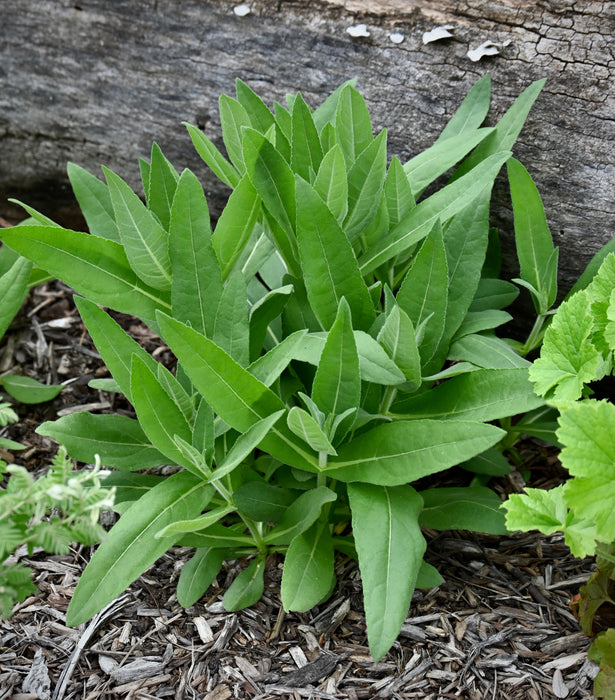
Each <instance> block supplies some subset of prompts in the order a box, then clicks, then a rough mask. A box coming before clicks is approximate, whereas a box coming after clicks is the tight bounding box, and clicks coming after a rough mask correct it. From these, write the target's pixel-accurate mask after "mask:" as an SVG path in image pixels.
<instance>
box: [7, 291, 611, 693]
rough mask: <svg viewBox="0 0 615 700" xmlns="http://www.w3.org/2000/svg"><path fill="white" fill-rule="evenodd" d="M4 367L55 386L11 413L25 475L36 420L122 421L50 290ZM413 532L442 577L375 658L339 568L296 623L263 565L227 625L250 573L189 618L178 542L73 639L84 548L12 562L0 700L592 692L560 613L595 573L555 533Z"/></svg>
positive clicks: (39, 467)
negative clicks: (243, 606)
mask: <svg viewBox="0 0 615 700" xmlns="http://www.w3.org/2000/svg"><path fill="white" fill-rule="evenodd" d="M116 318H118V319H119V320H120V321H121V322H122V323H123V324H124V325H125V327H126V328H127V329H128V330H129V331H130V332H131V333H132V334H133V335H134V336H135V337H137V338H138V339H139V341H140V342H141V343H142V344H143V345H144V346H145V347H146V348H147V349H148V350H149V351H150V352H152V351H153V352H155V354H156V356H157V358H158V359H162V360H163V361H164V360H165V356H166V353H167V350H166V349H165V348H164V347H162V346H160V342H159V341H158V339H157V338H155V337H154V336H153V335H152V334H151V333H150V332H149V331H148V330H147V329H146V328H144V327H143V326H140V325H139V324H138V322H137V321H136V320H135V319H130V318H129V317H122V316H120V315H118V316H117V317H116ZM169 359H170V355H169ZM11 370H12V371H20V372H24V373H27V374H30V375H31V376H34V377H35V378H37V379H39V380H40V381H44V382H47V383H57V382H62V383H64V384H65V389H64V390H63V391H62V393H61V394H60V395H59V396H58V397H57V398H56V399H55V400H54V401H52V402H49V403H47V404H43V405H32V406H23V405H22V406H17V407H16V408H17V410H18V413H19V415H20V422H19V423H17V424H14V425H12V426H9V427H8V428H7V429H5V430H4V432H3V433H2V434H3V435H5V436H7V437H9V438H11V439H14V440H18V441H21V442H22V443H24V444H25V445H26V449H25V450H23V451H22V452H20V453H15V455H11V454H9V453H4V452H3V453H2V454H1V455H0V456H2V457H3V458H4V459H15V460H16V461H17V462H19V463H21V464H25V465H26V466H28V468H29V469H30V470H31V471H32V472H33V473H35V474H38V473H41V472H42V471H43V470H44V469H46V467H47V465H48V464H49V460H50V457H51V456H52V455H53V453H54V451H55V449H56V446H55V445H54V443H53V442H52V441H51V440H50V439H49V438H46V437H43V436H40V435H38V434H37V433H35V432H34V429H35V428H36V426H37V425H39V424H40V423H41V422H42V421H44V420H52V419H54V418H55V417H57V416H58V415H65V414H66V413H68V412H72V411H76V410H101V411H127V412H129V411H130V406H129V405H128V404H127V403H126V402H125V400H124V399H122V398H121V397H118V396H116V395H112V394H107V393H103V392H99V391H96V390H93V389H91V388H89V387H88V382H89V381H90V380H91V379H93V378H95V377H101V376H108V375H107V373H106V369H105V368H104V366H103V363H102V361H101V360H100V358H99V356H98V354H97V352H96V349H95V348H94V346H93V345H92V343H91V341H90V340H89V337H88V336H87V334H86V332H85V330H84V328H83V326H82V324H81V321H80V318H79V315H78V313H77V312H76V310H75V307H74V305H73V302H72V297H71V295H70V290H68V288H66V287H65V286H64V285H62V284H61V283H59V282H53V283H49V284H47V285H43V286H42V287H39V288H37V289H36V290H34V291H33V293H32V294H31V295H30V297H29V300H28V303H27V304H26V306H25V307H24V309H23V310H22V312H20V314H19V316H18V317H17V318H16V320H15V322H14V323H13V325H12V326H11V329H10V330H9V332H8V333H7V334H6V335H5V338H4V340H3V344H2V348H0V373H5V372H7V371H11ZM522 454H523V456H524V469H525V468H527V469H530V470H532V472H533V474H534V475H535V477H536V479H537V481H538V482H542V483H549V481H552V482H553V483H555V482H556V481H557V480H558V479H561V477H562V472H561V469H560V468H559V467H558V464H557V459H556V455H554V453H553V452H552V451H550V450H547V449H546V448H545V446H544V445H540V444H538V443H531V442H530V443H527V444H524V445H523V450H522ZM445 478H446V477H445ZM520 480H521V474H520V472H518V471H515V472H513V474H512V475H511V477H507V478H506V479H501V480H500V482H499V483H498V484H497V485H496V487H497V489H498V490H499V491H502V492H503V491H508V492H510V491H516V490H518V489H519V486H520ZM533 483H534V481H533ZM425 535H426V537H427V539H428V541H429V545H428V553H427V555H426V558H427V559H428V561H430V563H432V564H434V565H435V566H436V567H437V568H438V569H439V571H440V572H441V573H442V575H443V577H444V579H445V582H444V583H443V584H442V585H440V586H439V587H437V588H435V589H432V590H428V591H416V592H415V594H414V597H413V600H412V605H411V607H410V610H409V613H408V617H407V619H406V621H405V622H404V625H403V627H402V630H401V633H400V636H399V639H398V640H397V642H396V643H395V645H394V646H393V648H392V649H391V650H390V651H389V653H388V654H387V655H386V656H385V657H384V658H383V659H381V660H380V661H378V662H375V661H374V660H373V659H372V657H371V656H370V654H369V649H368V646H367V637H366V629H365V618H364V615H363V609H362V592H361V581H360V576H359V572H358V569H357V566H356V564H355V563H354V562H352V561H351V560H349V559H346V558H344V557H340V558H339V559H338V562H337V575H338V585H337V587H336V589H335V591H334V593H333V595H332V597H331V598H330V599H329V600H328V601H327V602H326V603H325V604H323V605H321V606H318V607H316V608H314V609H313V610H311V611H309V612H307V613H284V611H283V608H282V605H281V601H280V597H279V587H280V580H281V574H282V569H281V567H282V560H281V558H278V557H276V556H271V557H269V559H268V560H267V573H266V586H265V592H264V595H263V597H262V599H261V600H260V601H259V603H257V604H256V605H254V606H253V607H251V608H249V609H247V610H242V611H240V612H227V611H226V610H225V609H224V608H223V606H222V603H221V600H222V595H223V593H224V591H225V590H226V588H227V587H228V585H229V583H230V581H231V580H232V579H233V577H234V576H235V575H236V574H237V572H238V571H240V570H241V568H243V567H244V566H246V563H247V562H246V561H244V560H238V561H233V562H228V563H227V564H226V565H225V567H224V568H223V570H222V572H221V573H220V574H219V576H218V577H217V579H216V580H215V581H214V583H213V584H212V586H211V587H210V589H209V590H208V591H207V593H206V595H205V596H204V597H203V598H202V599H201V600H200V601H199V602H198V603H197V604H196V605H194V606H193V607H191V608H188V609H186V610H184V609H183V608H182V607H181V606H180V605H179V604H178V602H177V598H176V594H175V585H176V582H177V578H178V575H179V571H180V569H181V566H182V565H183V564H184V563H185V561H187V559H188V557H189V554H190V551H191V550H189V549H187V548H179V547H176V548H174V549H172V550H170V551H169V552H168V553H167V554H166V555H164V556H163V557H162V558H161V559H160V560H159V561H158V562H157V563H156V564H155V566H154V567H152V569H150V570H149V571H148V572H146V573H145V574H144V575H143V576H141V577H140V578H139V579H138V580H137V581H136V582H135V583H134V584H133V585H132V586H131V587H130V589H129V590H128V591H127V592H126V593H125V594H124V595H123V596H121V597H120V598H119V599H118V600H116V601H114V602H113V603H112V604H111V605H110V606H108V607H107V608H106V609H105V610H103V611H102V612H101V613H100V614H99V615H97V616H96V617H95V618H94V619H92V620H91V621H90V622H89V623H86V624H84V625H81V626H80V627H77V628H68V627H66V625H65V612H66V609H67V606H68V603H69V601H70V597H71V594H72V591H73V590H74V587H75V585H76V583H77V580H78V578H79V575H80V573H81V571H82V570H83V568H84V567H85V565H86V563H87V561H88V559H89V557H90V554H91V551H90V549H89V548H83V547H81V548H74V549H73V550H71V552H70V554H68V555H63V556H50V555H47V554H45V553H44V552H36V551H35V552H34V553H33V555H32V556H31V557H29V556H27V552H26V551H19V552H18V553H17V556H18V558H19V560H20V561H22V562H24V563H25V564H28V565H30V566H32V567H33V568H34V570H35V583H36V584H37V586H38V589H39V593H38V594H37V595H34V596H32V597H30V598H28V599H27V600H25V601H24V602H23V603H21V604H19V605H18V606H17V607H16V609H15V613H14V615H13V617H12V618H11V619H10V620H9V621H2V620H0V700H8V699H9V698H11V699H12V700H36V699H37V698H40V700H48V699H51V698H52V699H53V700H68V699H69V698H79V699H84V700H97V699H99V698H134V699H135V700H136V699H139V700H146V699H148V698H176V699H177V700H179V699H180V698H182V699H183V698H186V699H195V700H197V699H198V700H226V699H227V698H250V699H252V700H254V699H258V700H265V699H273V698H292V699H293V700H299V699H300V698H323V699H328V698H348V699H349V700H354V699H355V698H433V699H434V700H435V699H440V698H442V699H444V698H465V699H467V700H482V699H485V698H493V699H495V698H501V699H503V700H539V699H541V698H591V697H592V695H591V688H592V681H593V678H594V677H595V675H596V674H597V671H598V669H597V667H596V665H595V664H594V663H593V662H591V661H589V660H588V659H587V654H586V651H587V647H588V646H589V643H590V641H591V640H589V639H588V638H587V637H585V635H584V634H583V633H582V632H581V630H580V627H579V624H578V622H577V619H576V618H575V616H574V615H573V613H572V612H571V610H570V608H569V601H570V599H571V598H572V597H573V596H574V595H575V594H576V593H577V591H578V588H579V586H580V585H582V584H583V583H584V582H585V581H586V580H587V577H588V576H589V574H590V573H591V571H592V570H593V568H594V562H593V560H591V559H587V560H583V561H580V560H578V559H575V558H573V557H572V556H571V555H570V553H569V550H568V548H567V547H566V546H565V544H564V542H563V538H562V536H561V535H553V536H550V537H545V536H542V535H539V534H534V533H532V534H523V535H511V536H508V537H494V536H481V535H476V534H474V533H468V532H463V531H455V532H440V533H437V532H435V531H429V530H427V531H425Z"/></svg>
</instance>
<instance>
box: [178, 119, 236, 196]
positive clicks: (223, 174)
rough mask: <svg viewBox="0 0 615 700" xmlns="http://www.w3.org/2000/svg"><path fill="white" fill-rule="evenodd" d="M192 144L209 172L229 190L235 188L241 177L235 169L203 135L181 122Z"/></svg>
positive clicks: (196, 129)
mask: <svg viewBox="0 0 615 700" xmlns="http://www.w3.org/2000/svg"><path fill="white" fill-rule="evenodd" d="M183 124H184V126H185V127H186V129H188V133H189V134H190V138H191V139H192V143H193V144H194V147H195V149H196V152H197V153H198V154H199V155H200V156H201V158H202V159H203V160H204V161H205V163H207V165H208V166H209V168H210V169H211V171H212V172H213V173H214V174H215V175H216V176H217V177H218V178H219V179H220V180H222V182H224V184H225V185H228V186H229V187H230V188H231V189H232V188H234V187H237V185H238V184H239V181H240V180H241V176H240V175H239V173H238V172H237V171H236V170H235V168H234V167H233V166H232V165H231V164H230V163H229V162H228V160H227V159H226V158H225V157H224V156H223V155H222V154H221V153H220V151H219V150H218V149H217V148H216V146H214V144H213V143H212V142H211V140H210V139H208V138H207V136H205V134H204V133H203V132H202V131H201V130H200V129H198V128H197V127H196V126H192V125H191V124H187V123H186V122H183Z"/></svg>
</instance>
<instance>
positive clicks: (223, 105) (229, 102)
mask: <svg viewBox="0 0 615 700" xmlns="http://www.w3.org/2000/svg"><path fill="white" fill-rule="evenodd" d="M218 107H219V110H220V125H221V127H222V139H223V140H224V145H225V146H226V152H227V153H228V155H229V158H230V159H231V162H232V163H233V165H234V166H235V167H236V168H237V170H238V172H240V173H241V174H242V175H243V173H244V172H245V166H244V164H243V151H242V147H241V129H242V127H244V126H248V127H249V126H251V125H252V124H251V122H250V117H249V115H248V113H247V111H246V109H245V107H244V106H243V105H242V104H241V103H240V102H237V100H234V99H233V98H232V97H229V96H228V95H220V99H219V100H218Z"/></svg>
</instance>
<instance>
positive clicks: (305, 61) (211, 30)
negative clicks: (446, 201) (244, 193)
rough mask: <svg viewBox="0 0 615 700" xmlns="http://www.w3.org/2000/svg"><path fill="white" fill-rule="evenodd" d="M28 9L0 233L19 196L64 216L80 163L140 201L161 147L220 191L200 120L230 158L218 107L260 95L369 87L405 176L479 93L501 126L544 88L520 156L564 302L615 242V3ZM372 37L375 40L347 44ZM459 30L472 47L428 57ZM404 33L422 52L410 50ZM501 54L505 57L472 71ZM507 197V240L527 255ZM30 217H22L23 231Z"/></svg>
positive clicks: (6, 151) (436, 1) (3, 104)
mask: <svg viewBox="0 0 615 700" xmlns="http://www.w3.org/2000/svg"><path fill="white" fill-rule="evenodd" d="M236 4H237V2H228V1H227V0H181V2H179V1H178V0H114V1H113V2H109V1H108V0H72V1H70V0H12V2H10V3H8V2H3V3H0V26H2V28H3V32H2V34H3V41H2V47H1V48H0V81H1V82H0V84H1V85H2V90H0V216H1V215H4V216H7V215H9V216H10V215H11V211H10V210H9V209H8V205H7V204H6V198H7V197H9V196H17V197H20V198H22V199H25V200H26V201H28V202H29V203H30V204H33V205H34V206H38V207H41V208H43V209H44V211H45V212H46V213H48V214H49V215H51V216H60V217H61V216H62V213H63V212H62V207H65V206H67V205H68V203H69V201H70V192H69V188H68V186H67V184H66V182H67V181H66V176H65V166H66V161H68V160H71V161H74V162H76V163H79V164H80V165H82V166H83V167H86V168H88V169H89V170H91V171H93V172H99V171H98V167H99V164H101V163H103V164H105V165H107V166H109V167H110V168H112V169H113V170H115V171H116V172H118V173H119V174H121V175H122V176H123V177H125V178H126V179H127V180H128V181H129V182H131V183H132V184H133V185H136V183H137V182H138V166H137V159H138V158H139V157H147V156H148V154H149V152H150V147H151V142H152V141H153V140H156V141H157V142H158V143H159V145H160V146H161V148H162V150H163V151H164V152H165V154H166V155H167V156H168V157H169V158H170V159H171V160H172V161H173V162H174V163H175V164H176V165H177V166H178V167H190V168H193V169H194V170H195V171H196V172H197V173H198V174H199V175H200V176H202V177H203V179H204V181H205V182H206V186H207V189H208V192H209V196H210V200H211V201H210V204H211V207H212V210H213V211H214V213H215V212H216V211H217V210H219V208H220V207H221V205H222V203H223V201H224V198H225V196H226V195H227V192H226V191H225V188H224V186H222V185H220V184H219V183H218V182H217V181H216V180H215V178H213V176H209V175H207V173H206V169H205V167H204V166H203V165H202V164H201V162H200V160H199V158H198V156H196V155H195V152H194V151H193V149H192V145H191V142H190V139H189V138H188V135H187V133H186V132H185V131H184V130H183V128H182V127H181V125H180V124H181V122H182V121H188V122H191V123H195V124H197V125H199V126H200V127H202V128H204V129H205V130H206V132H207V133H208V135H209V136H210V137H211V138H213V139H214V141H215V142H217V143H218V144H221V139H220V124H219V120H218V113H217V100H218V96H219V95H220V93H222V92H227V93H231V94H232V93H233V91H234V80H235V78H236V77H240V78H242V79H243V80H245V81H246V82H248V83H249V84H250V85H251V86H252V87H253V88H254V89H255V90H256V91H257V92H258V93H259V94H260V95H261V96H262V97H263V98H264V99H265V100H266V101H268V103H269V104H271V102H272V100H274V99H276V100H282V99H283V97H284V95H285V94H286V93H287V92H294V91H297V90H300V91H301V92H302V93H303V95H304V97H305V98H306V100H307V101H308V102H310V103H312V104H317V103H319V102H320V101H321V100H322V99H323V98H324V97H325V96H326V95H327V94H329V93H330V92H331V91H332V90H333V89H334V88H335V87H336V86H337V85H339V84H340V83H341V82H343V81H344V80H346V79H347V78H349V77H352V76H356V77H358V79H359V81H358V86H359V89H360V90H361V91H362V93H363V94H364V95H365V97H366V99H367V101H368V104H369V107H370V110H371V112H372V116H373V123H374V128H375V129H376V130H380V129H381V128H382V127H384V126H386V127H387V128H388V131H389V152H390V154H395V155H397V156H399V157H400V158H401V159H402V161H404V160H406V159H408V158H409V157H411V156H412V155H414V154H416V153H417V152H418V151H420V150H422V149H423V148H425V147H427V146H428V145H430V143H432V142H433V140H434V139H435V138H436V137H437V135H438V133H439V132H440V130H441V129H442V128H443V127H444V126H445V124H446V121H447V119H448V118H449V117H450V116H451V114H452V113H453V112H454V110H455V109H456V107H457V105H458V104H459V102H460V101H461V99H462V98H463V96H464V95H465V94H466V92H467V91H468V89H469V88H470V86H471V85H472V84H473V83H474V82H475V80H477V79H478V78H479V77H480V76H481V75H483V74H485V73H487V72H488V73H490V74H491V76H492V80H493V85H492V89H493V109H492V117H491V120H492V121H494V120H495V118H496V117H498V116H500V115H501V113H502V112H503V111H504V110H505V109H506V108H507V107H508V106H509V105H510V104H511V103H512V101H513V99H514V98H515V97H516V96H517V95H518V94H519V93H520V92H521V90H522V89H523V88H525V87H526V86H527V85H528V84H529V83H530V82H531V81H533V80H536V79H538V78H541V77H547V78H548V81H547V85H546V87H545V89H544V91H543V93H542V94H541V96H540V97H539V99H538V101H537V103H536V104H535V106H534V108H533V110H532V112H531V114H530V117H529V119H528V122H527V125H526V127H525V129H524V131H523V132H522V134H521V136H520V138H519V141H518V144H517V147H516V149H515V154H516V155H517V157H519V158H520V159H521V160H522V162H523V163H524V164H525V166H526V167H527V168H528V170H529V171H530V172H531V174H532V175H533V177H534V179H535V181H536V183H537V185H538V188H539V190H540V192H541V194H542V196H543V201H544V203H545V208H546V210H547V218H548V220H549V223H550V225H551V229H552V232H553V235H554V238H555V240H556V243H557V244H559V245H560V246H561V281H562V287H564V288H565V287H567V286H570V284H571V283H572V282H573V281H574V279H575V278H576V276H578V274H579V272H580V271H581V270H582V269H583V267H584V266H585V264H586V263H587V261H588V260H589V258H590V257H591V255H592V254H593V253H594V252H595V251H596V250H597V249H598V248H599V247H600V246H601V245H602V244H603V243H605V242H606V241H607V240H608V239H609V238H610V237H611V236H612V235H613V234H615V227H614V223H615V197H614V196H613V192H614V191H615V88H614V87H613V83H614V79H615V55H614V53H615V39H614V37H615V3H613V2H593V1H591V0H584V2H575V1H574V0H538V1H537V2H527V1H526V0H492V1H491V2H485V1H484V0H422V1H421V2H418V1H416V0H415V1H412V0H370V1H368V2H359V1H358V0H321V1H318V2H317V1H315V0H313V1H310V0H294V1H285V0H278V2H272V1H270V0H252V2H250V8H251V12H250V14H248V15H246V16H244V17H239V16H238V15H236V14H235V13H234V11H233V7H234V5H236ZM358 23H364V24H366V25H367V30H368V32H369V36H368V37H357V38H353V37H352V36H350V35H349V34H348V33H347V31H346V30H347V28H348V27H350V26H352V25H356V24H358ZM440 24H450V25H452V28H451V32H452V33H453V35H454V37H453V38H452V39H448V40H445V41H439V42H436V43H431V44H427V45H424V44H423V43H422V35H423V32H425V31H428V30H430V29H433V28H434V27H435V26H436V25H440ZM392 32H397V33H401V34H403V35H404V41H403V42H402V43H400V44H395V43H393V42H392V41H391V39H390V34H391V33H392ZM486 40H491V41H493V42H496V43H498V44H500V45H501V52H500V54H499V55H497V56H493V57H489V58H483V59H482V60H481V61H480V62H476V63H475V62H472V61H470V59H469V58H468V57H467V55H466V54H467V51H468V49H470V48H476V47H477V46H478V45H480V44H482V43H483V42H484V41H486ZM505 190H506V187H505V185H504V184H502V185H500V187H499V188H498V189H497V191H496V197H497V201H498V206H497V207H496V218H497V220H498V221H497V223H498V224H500V226H501V227H503V229H505V232H506V230H508V233H507V234H506V235H507V236H508V240H509V241H510V240H511V239H510V235H511V234H510V214H509V212H508V208H507V205H506V191H505ZM14 212H15V210H13V212H12V213H13V214H14Z"/></svg>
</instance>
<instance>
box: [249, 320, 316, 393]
mask: <svg viewBox="0 0 615 700" xmlns="http://www.w3.org/2000/svg"><path fill="white" fill-rule="evenodd" d="M306 333H307V331H295V332H294V333H291V334H290V335H287V336H286V337H285V338H284V340H282V341H281V342H280V343H278V344H277V345H274V346H273V347H272V348H271V350H269V352H268V353H266V354H265V355H261V356H260V357H259V358H258V359H256V360H255V361H254V362H252V363H251V364H250V365H249V366H248V372H250V374H252V375H254V376H255V377H256V378H257V379H258V380H260V381H261V382H262V383H263V384H265V386H271V385H272V384H273V382H275V380H276V379H277V378H278V377H279V376H280V375H281V374H282V372H283V371H284V370H285V369H286V368H287V367H288V365H289V364H290V363H291V361H292V360H294V359H295V354H296V348H297V346H298V345H299V343H300V342H301V340H302V339H303V338H304V336H305V334H306Z"/></svg>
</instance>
